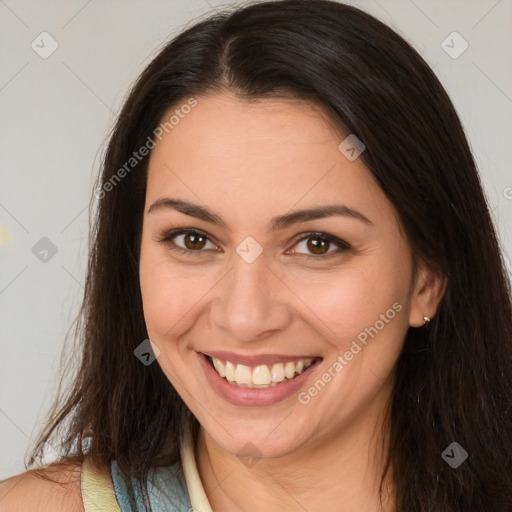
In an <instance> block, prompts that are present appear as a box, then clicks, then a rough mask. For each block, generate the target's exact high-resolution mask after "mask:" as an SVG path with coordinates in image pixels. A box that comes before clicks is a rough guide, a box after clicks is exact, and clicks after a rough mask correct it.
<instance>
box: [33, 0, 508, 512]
mask: <svg viewBox="0 0 512 512" xmlns="http://www.w3.org/2000/svg"><path fill="white" fill-rule="evenodd" d="M220 90H230V91H234V92H235V93H237V94H238V95H239V96H240V97H242V98H264V97H271V96H273V97H279V96H285V95H288V96H289V95H290V94H291V95H293V96H295V97H297V98H302V99H311V100H315V101H319V102H320V103H321V104H323V105H324V106H325V107H326V108H327V109H328V111H329V112H330V114H331V116H332V119H333V121H334V122H335V123H337V125H338V126H339V127H340V128H341V129H342V130H343V131H344V132H345V133H351V134H355V135H356V136H357V137H358V138H359V139H360V140H361V141H363V142H364V144H365V146H366V150H365V151H364V153H362V155H361V158H362V160H363V161H364V163H365V165H366V166H367V167H368V169H369V170H370V171H371V173H372V174H373V176H374V177H375V179H376V180H377V182H378V184H379V185H380V187H381V188H382V190H383V191H384V193H385V194H386V195H387V197H388V199H389V200H390V201H391V202H392V204H393V205H394V207H395V208H396V211H397V212H398V214H399V218H400V222H401V224H402V226H403V228H404V231H405V235H406V238H407V240H408V242H409V245H410V248H411V251H412V253H413V255H414V256H415V257H416V258H418V259H422V260H424V261H426V262H428V263H429V264H430V265H431V266H432V267H433V268H435V269H437V270H438V271H439V272H442V273H443V274H445V275H446V276H447V278H448V286H447V289H446V292H445V295H444V297H443V299H442V301H441V303H440V305H439V309H438V313H437V315H436V316H435V318H434V319H433V320H432V322H431V323H430V325H429V326H428V327H427V328H425V329H414V328H411V329H409V331H408V333H407V336H406V339H405V343H404V349H403V352H402V354H401V356H400V358H399V361H398V368H397V380H396V384H395V387H394V394H393V399H392V406H391V408H390V424H389V428H390V435H391V445H390V450H389V459H388V467H387V469H390V468H392V474H393V478H394V484H395V486H396V507H397V511H399V512H412V511H421V512H427V511H434V510H435V511H442V512H455V511H460V510H464V511H470V510H471V511H486V512H488V511H491V510H492V511H493V512H505V511H508V512H510V510H512V462H511V460H512V336H511V329H512V307H511V297H510V284H509V282H508V278H507V275H506V272H505V270H504V268H505V267H504V263H503V260H502V257H501V253H500V247H499V243H498V240H497V236H496V233H495V228H494V226H493V223H492V220H491V216H490V214H489V208H488V205H487V202H486V199H485V196H484V193H483V190H482V185H481V182H480V179H479V176H478V173H477V169H476V166H475V162H474V160H473V157H472V154H471V151H470V148H469V146H468V142H467V140H466V137H465V135H464V131H463V128H462V126H461V123H460V121H459V119H458V117H457V114H456V112H455V109H454V107H453V105H452V102H451V101H450V99H449V97H448V95H447V94H446V92H445V90H444V89H443V87H442V86H441V84H440V83H439V81H438V80H437V78H436V76H435V75H434V73H433V72H432V70H431V69H430V68H429V67H428V65H427V64H426V63H425V62H424V60H423V59H422V58H421V57H420V56H419V55H418V53H417V52H416V51H415V50H414V49H412V47H411V46H410V45H409V44H408V43H407V42H405V41H404V40H403V39H402V38H401V37H400V36H398V35H397V34H396V33H395V32H394V31H393V30H391V29H390V28H388V27H387V26H385V25H384V24H383V23H381V22H379V21H378V20H376V19H375V18H373V17H372V16H370V15H368V14H366V13H364V12H362V11H361V10H359V9H357V8H354V7H351V6H348V5H344V4H341V3H337V2H331V1H328V0H283V1H266V2H262V3H256V4H252V5H249V6H245V7H242V8H240V7H239V8H235V9H231V10H230V11H224V12H222V13H220V14H215V15H213V16H210V17H209V18H207V19H205V20H203V21H200V22H198V23H196V24H195V25H194V26H192V27H190V28H188V29H187V30H185V31H184V32H183V33H181V34H180V35H178V36H177V37H176V38H175V39H173V40H172V41H171V42H169V43H168V44H167V45H166V46H165V47H164V48H163V49H162V50H161V51H160V53H159V54H158V56H157V57H156V58H155V59H154V60H153V61H152V62H151V63H150V64H149V65H148V67H147V68H146V69H145V71H144V72H143V73H142V74H141V76H140V77H139V79H138V80H137V82H136V84H135V86H134V87H133V89H132V91H131V93H130V95H129V97H128V99H127V100H126V102H125V104H124V107H123V109H122V112H121V114H120V116H119V119H118V121H117V123H116V125H115V128H114V130H113V133H112V135H111V138H110V143H109V145H108V149H107V151H106V155H105V158H104V163H103V168H102V173H101V177H100V183H99V189H98V190H100V193H96V196H97V197H99V201H98V202H96V198H97V197H94V198H93V200H92V210H91V211H92V212H93V213H92V218H93V222H92V225H91V233H90V239H91V246H90V259H89V265H88V273H87V280H86V285H85V292H84V299H83V306H82V309H81V312H80V317H79V320H78V323H77V329H76V340H77V347H78V349H79V351H80V353H81V363H80V368H79V371H78V372H77V373H76V376H75V377H74V380H73V382H72V386H71V387H70V388H69V390H68V392H67V393H66V394H62V396H61V397H60V398H59V399H58V400H57V401H56V402H55V404H54V407H53V409H52V411H51V414H50V419H49V422H48V424H47V426H46V427H45V429H44V431H43V432H42V433H41V435H40V437H39V439H38V441H37V443H36V446H35V447H34V449H33V451H32V453H31V455H30V460H29V462H28V464H29V465H31V464H33V463H34V462H35V460H36V459H37V458H38V456H39V455H40V453H41V450H42V447H43V443H44V442H45V441H49V440H51V439H53V437H54V436H55V435H56V433H57V432H59V431H62V430H64V432H63V435H62V442H60V441H59V444H60V445H61V446H62V448H63V457H64V458H65V459H66V460H71V458H72V457H74V458H75V459H77V460H82V458H83V455H84V451H86V452H90V453H91V454H92V456H93V457H94V458H95V459H96V460H97V461H101V462H102V463H103V464H107V465H109V464H110V463H111V462H112V461H113V460H116V461H117V463H118V465H119V467H120V469H121V470H122V472H123V475H125V477H126V478H128V477H129V475H134V476H135V477H136V478H138V479H140V481H143V480H144V479H145V478H146V476H147V471H148V468H149V467H150V466H157V465H162V464H166V465H167V464H172V463H174V462H176V461H178V460H179V450H178V443H179V435H180V432H181V430H182V428H183V425H184V422H185V420H186V418H187V417H189V416H190V412H189V411H188V409H187V408H186V406H185V405H184V403H183V401H182V400H181V398H180V396H179V395H178V393H177V392H176V390H175V389H174V388H173V386H172V385H171V384H170V383H169V381H168V379H167V378H166V377H165V375H164V374H163V372H162V370H161V369H160V367H159V366H158V364H152V365H149V366H145V365H143V364H141V361H140V360H138V359H137V357H135V356H134V349H135V348H136V347H137V346H138V345H139V344H140V343H141V342H142V341H143V340H144V339H146V338H147V337H148V335H147V331H146V327H145V322H144V316H143V311H142V302H141V293H140V288H139V279H138V262H139V248H140V234H141V225H142V215H143V206H144V199H145V187H146V171H147V164H148V157H145V158H144V159H141V161H140V162H137V164H136V165H134V168H133V169H130V172H126V173H122V174H123V177H122V179H120V180H116V181H115V183H114V181H113V177H114V175H116V173H118V172H119V169H121V168H123V166H125V165H126V163H127V162H128V161H129V159H130V158H131V157H132V156H133V152H134V151H136V150H137V149H138V148H140V147H142V146H144V145H145V144H147V141H148V138H154V137H155V134H154V133H153V132H154V131H155V129H156V128H157V127H158V125H159V123H160V122H161V120H162V119H163V117H164V114H166V113H168V112H169V109H170V108H171V107H173V108H176V106H179V105H180V102H182V103H184V102H186V101H187V100H188V99H189V98H191V97H193V96H195V97H197V96H199V95H200V94H205V93H209V92H216V91H220ZM132 163H133V162H132ZM125 169H126V168H125ZM117 176H119V174H117ZM107 183H110V184H111V186H107V185H106V184H107ZM192 421H195V424H194V425H195V428H197V421H196V420H195V419H194V418H192ZM454 441H456V442H457V443H458V444H459V445H461V446H462V447H463V448H464V449H465V450H466V452H467V453H468V459H467V460H466V461H465V462H464V463H463V464H462V465H460V466H459V467H458V468H456V469H454V468H452V467H450V466H449V465H448V464H447V463H446V462H445V461H444V460H443V458H442V456H441V454H442V452H443V450H445V448H446V447H447V446H449V445H450V444H451V443H452V442H454ZM127 481H128V480H127Z"/></svg>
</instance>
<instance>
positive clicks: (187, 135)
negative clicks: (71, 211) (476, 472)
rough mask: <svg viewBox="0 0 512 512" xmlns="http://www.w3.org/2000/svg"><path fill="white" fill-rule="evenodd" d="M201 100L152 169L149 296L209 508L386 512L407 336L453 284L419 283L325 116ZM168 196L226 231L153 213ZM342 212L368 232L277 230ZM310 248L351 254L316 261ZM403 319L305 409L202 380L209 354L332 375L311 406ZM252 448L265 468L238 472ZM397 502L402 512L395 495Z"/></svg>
mask: <svg viewBox="0 0 512 512" xmlns="http://www.w3.org/2000/svg"><path fill="white" fill-rule="evenodd" d="M196 99H197V102H198V104H197V106H196V107H194V108H193V109H192V110H191V112H190V113H189V114H187V115H186V116H185V117H184V118H183V119H181V120H180V122H179V124H178V125H177V126H175V127H174V129H173V130H171V131H170V132H169V133H168V134H166V135H164V137H163V138H162V140H161V141H158V142H157V145H156V147H155V148H154V149H153V151H152V154H151V157H150V162H149V169H148V180H147V195H146V205H145V212H144V221H143V230H142V239H141V240H142V241H141V253H140V286H141V291H142V297H143V304H144V315H145V319H146V324H147V328H148V334H149V337H150V339H151V340H152V342H153V343H154V344H155V345H156V346H157V347H158V349H159V350H160V355H159V357H158V358H157V362H158V364H159V365H160V367H161V368H162V370H163V371H164V373H165V374H166V375H167V377H168V378H169V380H170V382H171V383H172V384H173V385H174V386H175V387H176V389H177V390H178V392H179V393H180V395H181V396H182V398H183V399H184V401H185V402H186V403H187V405H188V407H189V408H190V409H191V411H192V412H193V414H194V415H195V416H196V417H197V419H198V420H199V422H200V423H201V430H200V434H199V439H198V444H197V452H196V460H197V464H198V469H199V474H200V477H201V480H202V482H203V485H204V487H205V491H206V493H207V496H208V499H209V501H210V504H211V506H212V509H213V510H214V511H216V512H219V511H223V512H225V511H238V510H245V511H251V512H258V511H263V510H265V511H267V510H280V511H298V510H301V511H302V510H323V511H334V510H336V511H337V512H340V511H354V510H358V511H361V512H364V511H372V512H374V511H376V510H381V509H380V508H379V506H380V505H379V497H378V486H379V484H380V479H381V473H382V468H383V457H382V454H383V453H384V451H385V448H386V439H387V438H386V435H387V431H386V429H385V427H384V419H383V418H384V413H385V411H386V406H387V404H388V403H389V398H390V394H391V391H392V387H393V382H394V371H395V366H396V361H397V358H398V356H399V354H400V351H401V348H402V345H403V340H404V337H405V335H406V332H407V330H408V329H409V327H410V326H412V327H418V328H420V327H422V326H423V316H429V317H433V316H434V315H435V312H436V308H437V306H438V303H439V301H440V299H441V297H442V294H443V292H444V289H445V285H446V283H445V281H444V279H443V278H442V277H441V276H439V275H438V274H436V273H435V272H434V271H433V270H431V269H429V268H428V267H427V266H426V265H424V264H422V263H421V262H418V268H417V272H416V273H414V272H413V269H414V266H413V257H412V255H411V251H410V249H409V245H408V243H407V241H406V240H405V239H404V237H403V234H402V231H401V230H400V226H399V222H398V220H397V217H396V211H395V209H394V208H393V206H392V205H391V204H390V202H389V201H388V200H387V198H386V196H385V195H384V193H383V192H382V190H381V189H380V188H379V186H378V185H377V184H376V182H375V181H374V180H373V178H372V177H371V174H370V172H369V171H368V169H367V168H366V167H365V166H364V164H363V163H362V161H361V159H360V158H358V159H356V160H354V161H349V160H348V159H347V158H346V157H345V156H344V155H343V154H342V153H341V152H340V151H339V149H338V145H339V144H340V142H341V141H342V140H343V139H345V137H346V135H348V134H343V133H342V132H341V131H340V130H339V128H337V127H336V126H335V125H334V124H333V123H332V122H331V121H330V120H329V118H328V117H327V114H326V113H325V111H324V110H323V109H322V108H321V107H320V106H319V105H316V104H314V103H312V102H305V101H301V100H292V99H279V98H275V99H265V100H258V101H246V100H241V99H239V98H237V97H236V96H235V95H233V94H231V93H229V92H225V93H222V94H221V93H218V94H214V95H210V96H196ZM185 101H186V100H185ZM185 101H184V102H183V103H185ZM173 110H174V108H173ZM166 197H168V198H174V199H182V200H186V201H190V202H193V203H195V204H199V205H201V206H206V207H208V208H209V209H210V210H212V211H213V212H215V213H216V214H217V215H219V216H221V217H222V218H223V219H224V220H225V222H226V224H227V227H221V226H216V225H213V224H211V223H209V222H206V221H204V220H200V219H196V218H193V217H191V216H188V215H186V214H184V213H181V212H178V211H175V210H173V209H171V208H160V209H155V210H153V211H151V212H148V210H149V208H150V206H151V205H152V204H153V203H154V202H155V201H157V200H159V199H162V198H166ZM330 204H344V205H346V206H349V207H350V208H353V209H355V210H357V211H358V212H360V213H362V214H363V215H364V216H365V217H367V219H369V221H370V222H371V223H365V222H362V221H360V220H358V219H355V218H351V217H348V216H333V217H326V218H320V219H316V220H309V221H304V222H300V223H298V224H294V225H291V226H288V227H286V228H285V229H282V230H278V231H270V230H269V229H268V224H269V221H270V219H271V218H273V217H274V216H277V215H283V214H285V213H289V212H290V211H291V210H298V209H304V208H309V207H312V206H322V205H323V206H325V205H330ZM172 228H196V229H198V230H201V231H203V232H205V234H206V236H207V237H208V238H207V242H206V244H204V242H203V245H204V246H203V247H201V244H199V243H198V242H197V239H196V240H194V239H193V236H192V245H191V246H192V248H193V249H194V250H195V251H196V252H195V253H194V254H184V253H180V252H178V251H176V250H172V248H171V247H173V245H172V243H173V242H174V244H175V245H174V247H178V248H185V247H187V246H186V245H184V244H185V242H186V241H187V237H186V236H184V235H178V236H176V237H174V238H173V239H171V240H170V241H167V242H162V241H160V240H161V239H162V238H163V236H164V235H163V233H165V232H166V231H168V230H170V229H172ZM309 232H320V233H327V234H331V235H334V236H336V237H338V238H340V239H341V240H343V241H345V242H346V243H348V244H349V246H350V248H349V249H344V250H340V249H338V248H337V247H336V246H335V245H333V244H330V245H328V246H327V247H326V248H325V249H324V250H323V252H322V251H320V253H319V252H316V253H315V252H313V251H314V247H311V244H309V245H308V241H309V242H311V240H312V239H313V240H317V238H315V236H312V237H310V238H305V239H304V237H306V236H307V235H306V233H309ZM248 236H251V237H252V238H254V239H255V240H256V241H257V242H258V244H259V245H260V246H261V248H262V249H263V252H262V254H261V255H260V256H259V257H258V258H256V260H255V261H254V262H252V263H248V262H246V261H245V260H244V259H243V258H242V257H241V256H240V255H239V254H238V253H237V251H236V249H237V247H238V246H239V245H240V244H241V242H242V241H244V240H245V239H246V237H248ZM188 241H189V246H188V247H189V248H190V241H191V240H190V237H188ZM196 247H199V249H196ZM325 252H328V254H326V255H323V253H325ZM315 254H317V255H318V254H319V255H318V256H317V257H316V259H314V258H312V259H308V258H307V256H308V255H309V256H314V255H315ZM322 258H323V259H322ZM396 303H398V304H399V305H400V306H401V310H400V312H399V313H397V314H396V315H395V316H394V318H393V319H391V320H389V321H388V322H387V323H385V327H384V328H382V329H380V330H379V332H378V334H377V335H375V336H374V337H373V338H372V339H370V341H369V343H368V344H367V345H366V346H364V347H363V349H362V350H361V351H360V352H359V353H358V354H357V355H355V356H354V357H353V359H352V360H351V361H349V362H348V364H347V365H346V366H345V367H344V368H343V370H342V371H339V372H338V373H336V377H335V378H332V379H331V381H330V382H329V383H328V384H327V385H326V386H325V387H324V388H323V389H322V390H321V392H319V393H318V394H317V395H316V396H314V397H312V398H311V400H310V401H309V403H307V404H303V403H300V401H299V400H298V397H297V394H296V393H295V394H293V395H292V396H291V397H289V398H287V399H285V400H283V401H281V402H279V403H277V404H274V405H270V406H245V407H244V406H238V405H233V404H231V403H229V402H227V401H226V400H225V399H224V398H222V397H220V396H219V395H218V394H217V393H216V392H215V390H214V389H213V388H212V387H211V386H210V384H209V382H208V380H207V378H206V376H205V374H204V371H203V368H202V367H201V365H200V364H199V359H198V356H197V353H198V352H208V351H211V350H226V351H230V352H235V353H237V354H241V355H261V354H286V355H288V354H289V355H290V357H295V356H310V357H318V358H322V360H321V362H320V364H318V365H317V366H316V367H315V368H314V369H313V370H312V371H311V373H310V375H309V377H308V380H307V382H306V383H305V384H304V386H303V388H301V390H300V391H307V389H308V388H309V387H310V386H311V385H312V384H314V382H315V381H317V379H321V377H322V375H323V374H325V373H326V372H328V369H329V367H332V365H333V363H334V362H335V361H336V359H337V357H338V356H339V355H343V354H344V353H345V352H346V351H347V350H349V348H350V346H351V343H352V341H353V340H354V339H356V337H357V336H358V334H360V333H361V332H362V331H364V329H365V328H366V327H369V326H373V325H375V323H376V321H377V320H379V318H381V317H380V315H382V314H385V313H386V311H387V310H389V309H390V308H392V305H393V304H396ZM331 371H332V370H331ZM247 443H251V444H250V445H248V444H247ZM243 447H246V451H247V450H249V451H251V450H252V452H253V453H252V455H253V456H257V457H258V459H257V460H256V461H252V462H253V463H248V462H247V460H246V459H243V458H241V457H239V456H237V453H238V452H239V451H240V450H241V449H242V448H243ZM248 447H249V448H248ZM254 462H256V463H254ZM384 490H385V492H384V499H383V508H382V509H383V510H389V511H391V510H393V498H392V495H393V486H392V479H391V478H390V479H388V480H387V481H386V485H385V488H384Z"/></svg>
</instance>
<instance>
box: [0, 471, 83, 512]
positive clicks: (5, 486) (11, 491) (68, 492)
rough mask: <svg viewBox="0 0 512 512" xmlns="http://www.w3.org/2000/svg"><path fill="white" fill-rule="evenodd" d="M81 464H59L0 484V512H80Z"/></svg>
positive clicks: (81, 511) (20, 475) (29, 472)
mask: <svg viewBox="0 0 512 512" xmlns="http://www.w3.org/2000/svg"><path fill="white" fill-rule="evenodd" d="M81 467H82V464H81V463H80V462H63V463H62V462H61V463H54V464H51V465H49V466H46V467H43V468H38V469H32V470H29V471H26V472H24V473H20V474H18V475H15V476H13V477H11V478H8V479H7V480H2V481H0V512H29V511H30V512H59V511H66V512H75V511H76V512H83V511H84V506H83V502H82V493H81V487H80V475H81Z"/></svg>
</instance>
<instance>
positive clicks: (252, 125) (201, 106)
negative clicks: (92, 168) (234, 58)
mask: <svg viewBox="0 0 512 512" xmlns="http://www.w3.org/2000/svg"><path fill="white" fill-rule="evenodd" d="M195 100H196V101H197V104H196V106H194V107H193V108H191V109H185V110H187V112H188V113H186V114H184V113H182V115H181V116H180V117H179V121H178V122H177V123H176V124H174V125H173V127H172V129H169V130H168V133H164V134H163V136H162V139H161V140H160V141H157V144H156V147H155V148H154V149H153V150H152V154H151V157H150V164H149V171H148V187H147V201H149V200H155V199H158V198H159V197H161V196H163V195H173V196H180V197H181V198H189V199H192V200H194V201H195V202H198V200H201V201H203V202H204V203H206V204H208V205H210V206H212V207H213V209H216V208H217V207H218V208H222V207H223V206H225V207H226V208H227V207H228V206H229V205H230V206H232V207H233V208H238V209H241V208H243V209H246V210H249V211H251V209H252V211H253V212H258V213H259V214H261V213H263V212H264V210H270V209H274V207H276V208H277V210H279V212H282V210H283V209H290V208H293V207H294V205H296V204H298V203H300V206H307V205H311V204H315V205H318V204H319V203H327V202H328V203H335V202H340V200H344V202H346V203H352V204H354V203H358V205H359V206H360V207H362V208H367V209H368V211H370V212H371V211H373V212H374V213H376V212H375V210H376V208H379V207H380V208H382V207H384V206H387V207H388V208H389V206H390V205H389V204H387V205H386V204H385V203H386V202H387V201H386V198H385V197H384V195H383V193H382V191H381V190H380V189H379V187H378V186H377V185H376V183H375V182H374V180H373V179H372V177H371V173H370V172H369V171H368V169H366V167H365V166H364V164H363V163H362V161H361V159H356V160H354V161H350V160H349V159H347V158H346V157H345V156H344V155H343V154H342V153H341V152H340V150H339V149H338V146H339V144H340V143H341V142H342V141H343V140H344V139H345V138H346V136H347V135H346V134H343V133H342V132H341V130H340V129H339V128H338V127H337V126H336V125H335V124H334V122H333V121H332V120H331V119H330V118H329V116H328V115H327V113H326V111H325V109H323V107H321V106H320V105H318V104H315V103H311V102H307V101H303V100H292V99H281V98H272V99H270V98H269V99H260V100H251V101H247V100H243V99H239V98H237V97H235V96H234V95H232V94H216V95H212V96H197V97H195ZM186 101H187V100H186V99H185V100H183V104H185V102H186ZM179 109H180V104H177V105H175V106H174V107H173V108H172V109H171V112H169V114H172V112H175V111H176V110H179ZM169 114H166V116H164V120H165V119H167V118H168V117H169ZM348 206H350V204H349V205H348ZM277 210H276V212H277ZM231 212H232V214H231V215H235V214H236V213H237V211H236V210H233V209H231ZM269 213H270V211H269ZM226 216H227V217H229V215H226Z"/></svg>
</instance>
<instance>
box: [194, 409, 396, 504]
mask: <svg viewBox="0 0 512 512" xmlns="http://www.w3.org/2000/svg"><path fill="white" fill-rule="evenodd" d="M384 413H385V410H384V409H383V408H381V409H380V410H378V411H374V413H373V414H371V415H370V414H366V415H364V417H361V418H359V419H356V420H354V421H353V422H352V423H351V425H348V426H347V427H346V429H345V430H344V431H343V432H342V433H339V432H338V433H336V435H335V436H334V435H331V436H330V437H322V439H321V440H319V441H318V442H317V443H316V444H314V443H311V442H309V443H306V444H307V445H308V446H306V445H304V446H303V447H301V448H300V449H297V450H296V451H294V453H292V454H289V455H287V456H285V457H280V458H275V459H259V460H257V461H252V463H250V464H247V461H245V463H244V461H242V460H241V459H240V458H239V457H237V456H236V455H234V454H232V453H230V452H227V451H226V450H224V449H223V448H222V447H220V446H219V445H218V444H217V443H216V442H215V441H214V440H213V439H212V438H211V437H210V436H209V435H208V433H206V432H205V431H204V430H203V429H202V428H201V429H200V431H199V435H198V439H197V448H196V450H197V453H196V459H197V465H198V471H199V475H200V477H201V481H202V483H203V487H204V489H205V492H206V495H207V497H208V500H209V501H210V505H211V507H212V510H213V511H214V512H218V511H222V512H239V511H248V512H249V511H250V512H263V511H265V512H266V511H268V510H280V511H282V512H292V511H293V512H296V511H303V510H322V511H323V512H331V511H332V512H345V511H347V512H348V511H353V510H357V511H358V512H376V511H379V512H380V511H383V512H392V511H393V510H394V502H393V498H392V495H393V492H392V491H391V489H392V484H391V478H392V477H391V474H390V472H388V475H386V479H385V480H384V482H383V486H382V495H380V493H379V489H380V484H381V480H382V475H383V472H384V467H385V456H386V454H387V446H388V443H387V437H388V436H387V431H385V430H384V429H383V427H382V425H383V424H384Z"/></svg>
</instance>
